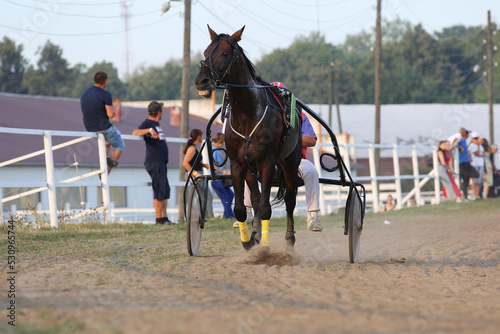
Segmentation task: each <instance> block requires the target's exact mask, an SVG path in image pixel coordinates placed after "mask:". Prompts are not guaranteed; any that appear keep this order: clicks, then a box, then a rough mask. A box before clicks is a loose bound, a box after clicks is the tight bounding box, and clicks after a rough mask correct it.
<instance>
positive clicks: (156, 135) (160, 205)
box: [132, 101, 174, 225]
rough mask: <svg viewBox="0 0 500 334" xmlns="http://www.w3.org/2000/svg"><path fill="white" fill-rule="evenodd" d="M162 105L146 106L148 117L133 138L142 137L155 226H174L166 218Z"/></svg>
mask: <svg viewBox="0 0 500 334" xmlns="http://www.w3.org/2000/svg"><path fill="white" fill-rule="evenodd" d="M162 107H163V103H161V102H157V101H153V102H151V103H150V104H149V105H148V114H149V117H148V118H147V119H146V120H145V121H144V122H142V123H141V125H139V127H138V128H137V129H135V130H134V131H133V132H132V134H133V135H134V136H143V138H144V142H145V143H146V158H145V159H144V167H145V168H146V171H147V172H148V174H149V176H150V177H151V183H152V186H153V204H154V208H155V215H156V224H167V225H172V224H174V223H173V222H171V221H170V220H169V219H168V216H167V200H168V199H169V198H170V184H169V183H168V178H167V163H168V145H167V142H166V140H165V135H164V133H163V130H162V128H161V126H160V121H161V119H162V117H163V110H162Z"/></svg>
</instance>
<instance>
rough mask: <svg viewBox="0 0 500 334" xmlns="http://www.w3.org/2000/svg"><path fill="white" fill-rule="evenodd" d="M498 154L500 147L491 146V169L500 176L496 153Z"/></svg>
mask: <svg viewBox="0 0 500 334" xmlns="http://www.w3.org/2000/svg"><path fill="white" fill-rule="evenodd" d="M497 152H498V145H497V144H493V145H491V156H490V160H491V168H492V169H493V173H497V174H500V170H498V169H497V168H496V166H495V153H497Z"/></svg>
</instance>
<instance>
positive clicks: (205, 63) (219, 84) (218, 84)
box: [200, 37, 286, 175]
mask: <svg viewBox="0 0 500 334" xmlns="http://www.w3.org/2000/svg"><path fill="white" fill-rule="evenodd" d="M222 41H226V42H228V43H229V44H230V45H231V46H232V48H233V54H232V56H231V60H230V61H229V63H228V64H227V66H226V68H225V69H224V71H223V73H222V74H220V73H219V71H217V69H215V66H214V63H213V61H212V55H213V53H214V51H215V50H216V49H217V47H218V46H219V44H220V43H221V42H222ZM238 51H239V49H238V46H237V45H236V44H235V43H233V42H232V41H231V40H229V39H227V38H224V37H223V38H220V39H219V40H218V41H217V43H216V44H215V45H214V47H213V48H212V50H210V53H209V54H208V56H207V58H206V59H205V60H202V61H201V62H200V63H201V66H200V69H202V68H203V67H208V69H209V71H210V74H211V76H212V86H213V89H227V88H229V87H235V88H267V89H265V90H264V91H265V93H266V109H265V110H264V113H263V114H262V116H261V118H260V120H259V121H258V122H257V124H256V125H255V127H254V128H253V130H252V131H251V132H250V134H249V135H248V136H245V135H243V134H241V133H239V132H238V131H236V129H235V128H234V127H233V123H232V115H231V113H230V114H229V117H228V122H229V126H230V127H231V130H232V131H233V132H234V133H235V134H237V135H238V136H240V137H241V138H243V139H245V141H246V145H245V161H246V162H247V165H248V167H249V169H250V171H251V172H252V174H254V175H256V173H257V171H255V168H252V166H251V165H250V163H249V162H248V147H249V146H250V140H251V139H252V136H253V134H254V132H255V131H256V130H257V128H258V127H259V125H260V124H261V123H262V121H263V120H264V118H265V117H266V115H267V110H268V109H269V106H271V107H273V108H275V109H278V110H280V109H281V110H282V111H283V112H285V109H284V107H283V104H282V103H281V101H280V99H279V98H278V97H277V96H276V94H274V92H273V91H272V90H271V89H270V88H271V87H273V86H271V85H242V84H231V83H223V80H224V79H225V78H226V77H227V76H228V75H229V74H230V70H231V67H232V66H233V64H234V62H236V63H238V61H239V58H238V55H239V53H238ZM268 89H269V90H270V91H271V93H272V94H273V96H274V98H275V99H276V101H278V104H279V105H280V107H278V106H276V105H274V104H272V103H271V102H270V101H269V95H268V93H267V90H268ZM285 123H286V117H285Z"/></svg>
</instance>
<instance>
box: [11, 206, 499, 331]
mask: <svg viewBox="0 0 500 334" xmlns="http://www.w3.org/2000/svg"><path fill="white" fill-rule="evenodd" d="M416 220H417V219H414V220H411V219H410V221H408V219H406V218H404V217H394V218H392V221H390V224H384V223H383V221H384V218H383V217H382V216H381V217H380V222H376V223H372V224H370V225H367V226H365V229H364V231H363V235H362V239H361V251H360V257H359V262H358V263H356V264H350V263H348V248H347V237H346V236H344V235H343V230H342V228H341V227H339V226H335V227H333V226H332V227H330V228H325V230H324V231H323V232H322V233H314V232H309V231H305V230H303V231H300V232H298V233H297V235H296V237H297V243H296V247H295V250H296V254H295V255H294V256H288V255H287V254H285V253H283V252H282V250H281V249H280V248H281V245H282V244H283V238H284V234H283V233H277V232H276V233H273V232H271V239H270V240H271V246H272V253H271V254H270V256H260V255H259V254H258V252H257V251H255V252H254V251H252V252H251V253H245V252H244V251H243V250H242V248H241V247H234V248H232V249H228V250H227V252H224V253H222V254H220V255H217V256H210V257H203V256H201V257H189V258H186V257H183V258H182V260H177V261H174V264H173V265H172V264H169V263H165V264H164V265H162V266H159V267H158V268H157V269H155V270H144V271H141V270H140V268H137V267H133V266H131V267H129V268H125V269H123V270H113V268H109V267H105V266H102V264H101V263H99V262H87V263H86V262H82V261H81V260H78V261H77V260H75V261H73V262H71V261H69V262H68V259H64V260H63V259H61V260H57V258H55V259H54V260H53V261H51V262H50V265H47V266H40V267H37V268H31V269H30V270H29V272H26V273H25V274H21V275H19V283H18V286H19V290H20V297H19V298H18V305H20V307H22V309H23V314H22V315H19V317H18V322H26V323H30V322H31V323H39V322H43V323H44V324H45V325H50V324H51V323H53V324H56V323H63V324H65V325H64V326H65V327H64V326H63V327H62V328H60V332H62V333H68V332H73V331H75V329H77V330H78V329H80V328H83V329H82V332H83V333H499V331H500V240H499V239H500V218H499V217H498V216H495V215H488V214H484V215H483V216H482V217H478V219H474V220H471V218H470V217H458V218H457V217H454V218H450V219H446V217H445V219H443V217H434V216H426V217H422V216H420V217H419V218H418V221H416ZM231 237H236V234H234V235H232V236H231ZM202 247H203V246H202ZM68 272H70V273H73V274H72V275H68ZM77 272H81V273H87V274H88V275H79V276H78V279H77V280H75V277H74V273H77ZM75 287H79V288H75ZM78 324H80V325H78Z"/></svg>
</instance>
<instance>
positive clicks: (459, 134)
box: [447, 128, 470, 151]
mask: <svg viewBox="0 0 500 334" xmlns="http://www.w3.org/2000/svg"><path fill="white" fill-rule="evenodd" d="M465 132H467V133H470V131H469V130H467V129H466V128H460V130H459V131H458V132H457V133H454V134H452V135H451V136H449V137H448V139H447V140H448V141H449V142H450V151H453V150H454V149H455V148H457V147H458V142H459V141H460V139H461V138H462V133H465Z"/></svg>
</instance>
